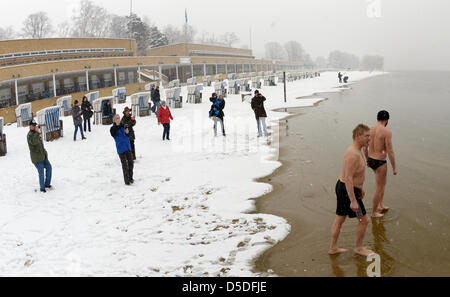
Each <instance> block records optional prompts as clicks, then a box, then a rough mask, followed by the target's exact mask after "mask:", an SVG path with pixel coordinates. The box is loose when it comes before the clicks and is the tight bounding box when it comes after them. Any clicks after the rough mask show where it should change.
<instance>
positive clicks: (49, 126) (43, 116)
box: [36, 106, 64, 142]
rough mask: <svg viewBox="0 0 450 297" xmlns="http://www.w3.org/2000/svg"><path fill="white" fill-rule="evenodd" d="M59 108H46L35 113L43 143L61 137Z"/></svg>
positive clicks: (61, 128) (61, 127)
mask: <svg viewBox="0 0 450 297" xmlns="http://www.w3.org/2000/svg"><path fill="white" fill-rule="evenodd" d="M60 113H61V108H60V107H58V106H56V107H48V108H44V109H42V110H40V111H38V112H37V113H36V118H37V123H38V124H39V126H40V127H41V137H42V140H43V141H47V142H48V141H54V140H57V139H59V138H61V137H63V136H64V135H63V121H61V120H60V119H59V116H60Z"/></svg>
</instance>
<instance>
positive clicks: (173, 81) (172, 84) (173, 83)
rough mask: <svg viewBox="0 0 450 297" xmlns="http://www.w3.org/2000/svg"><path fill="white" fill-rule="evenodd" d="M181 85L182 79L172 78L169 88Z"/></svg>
mask: <svg viewBox="0 0 450 297" xmlns="http://www.w3.org/2000/svg"><path fill="white" fill-rule="evenodd" d="M179 87H180V80H179V79H176V80H172V81H171V82H169V89H172V88H179Z"/></svg>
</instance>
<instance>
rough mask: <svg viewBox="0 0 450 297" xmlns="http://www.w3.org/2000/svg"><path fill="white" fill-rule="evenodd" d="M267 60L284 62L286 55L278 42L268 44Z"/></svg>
mask: <svg viewBox="0 0 450 297" xmlns="http://www.w3.org/2000/svg"><path fill="white" fill-rule="evenodd" d="M265 48H266V58H267V59H269V60H284V59H285V58H286V53H285V51H284V49H283V47H282V46H281V44H280V43H278V42H269V43H267V44H266V47H265Z"/></svg>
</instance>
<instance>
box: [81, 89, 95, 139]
mask: <svg viewBox="0 0 450 297" xmlns="http://www.w3.org/2000/svg"><path fill="white" fill-rule="evenodd" d="M92 109H93V107H92V104H91V102H89V100H88V98H87V97H86V96H84V97H83V102H82V103H81V112H82V113H83V120H84V132H86V129H87V127H88V125H89V132H91V118H92V115H93V114H94V113H93V112H92Z"/></svg>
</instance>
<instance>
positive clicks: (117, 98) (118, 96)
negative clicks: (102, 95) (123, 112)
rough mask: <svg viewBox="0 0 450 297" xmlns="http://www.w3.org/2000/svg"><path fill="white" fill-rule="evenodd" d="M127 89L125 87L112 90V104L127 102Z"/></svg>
mask: <svg viewBox="0 0 450 297" xmlns="http://www.w3.org/2000/svg"><path fill="white" fill-rule="evenodd" d="M126 93H127V89H126V88H117V89H114V90H112V95H113V97H114V104H124V103H126V102H127V96H126Z"/></svg>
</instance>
